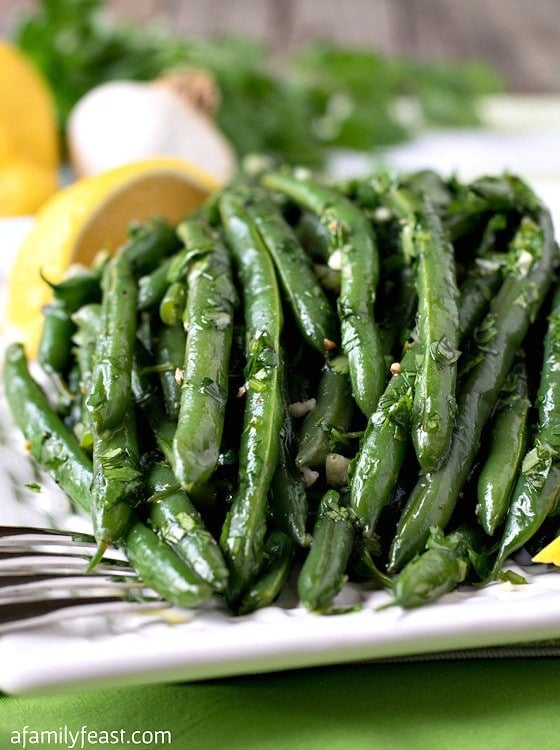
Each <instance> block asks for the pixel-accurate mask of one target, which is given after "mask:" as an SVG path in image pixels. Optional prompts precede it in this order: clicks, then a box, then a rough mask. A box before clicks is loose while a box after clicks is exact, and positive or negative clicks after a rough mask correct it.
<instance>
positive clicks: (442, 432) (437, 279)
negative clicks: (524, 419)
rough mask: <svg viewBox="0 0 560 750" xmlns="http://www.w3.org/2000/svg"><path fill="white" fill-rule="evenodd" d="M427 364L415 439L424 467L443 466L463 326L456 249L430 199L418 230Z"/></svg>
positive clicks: (417, 389)
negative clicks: (460, 315)
mask: <svg viewBox="0 0 560 750" xmlns="http://www.w3.org/2000/svg"><path fill="white" fill-rule="evenodd" d="M414 245H415V252H416V256H417V258H416V278H417V289H418V331H419V335H420V343H421V345H422V350H423V359H422V364H421V366H420V368H419V370H418V373H417V375H416V380H415V386H414V398H413V405H412V442H413V444H414V448H415V451H416V456H417V458H418V462H419V464H420V467H421V469H422V471H424V472H430V471H434V470H435V469H437V468H438V466H439V465H440V464H441V463H442V461H443V460H444V458H445V456H446V454H447V451H448V450H449V445H450V443H451V435H452V431H453V424H454V419H455V411H456V399H455V386H456V381H457V360H458V358H459V352H458V325H459V314H458V311H457V295H458V293H457V286H456V281H455V263H454V258H453V249H452V247H451V245H450V243H449V241H448V240H447V238H446V237H445V235H444V233H443V229H442V226H441V222H440V220H439V217H438V216H437V214H436V212H435V210H434V209H433V207H432V206H430V205H429V204H428V203H427V202H424V205H423V208H422V212H421V213H420V215H419V218H418V225H417V228H416V230H415V233H414Z"/></svg>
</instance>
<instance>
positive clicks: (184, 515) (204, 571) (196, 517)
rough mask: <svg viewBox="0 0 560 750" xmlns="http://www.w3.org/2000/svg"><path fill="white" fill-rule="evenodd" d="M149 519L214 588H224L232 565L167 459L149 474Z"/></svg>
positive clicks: (157, 464)
mask: <svg viewBox="0 0 560 750" xmlns="http://www.w3.org/2000/svg"><path fill="white" fill-rule="evenodd" d="M146 485H147V490H148V492H149V493H150V497H149V503H148V505H149V521H150V524H151V526H152V528H153V529H154V530H155V531H156V532H157V533H158V535H159V536H160V537H161V538H162V539H163V540H164V541H165V542H166V543H167V544H168V545H169V547H170V548H171V549H172V550H173V551H174V552H175V554H176V555H177V556H178V557H179V558H180V559H181V560H182V561H183V562H184V563H185V565H187V566H188V567H190V568H192V570H193V571H194V572H195V573H196V574H197V575H198V576H199V577H200V578H201V580H203V581H205V582H206V583H207V584H208V585H209V586H211V587H212V589H213V590H214V591H218V592H223V591H224V590H225V588H226V584H227V579H228V575H229V572H228V569H227V567H226V564H225V561H224V558H223V556H222V553H221V551H220V548H219V546H218V543H217V542H216V540H215V539H214V537H213V536H212V534H211V533H210V532H209V531H208V529H207V528H206V526H205V525H204V522H203V520H202V517H201V515H200V513H199V512H198V511H197V510H196V508H195V507H194V506H193V504H192V502H191V501H190V498H189V496H188V495H187V493H186V492H184V491H183V490H181V489H180V487H179V484H178V482H177V479H176V477H175V475H174V473H173V470H172V469H171V466H170V465H169V464H168V463H166V462H157V463H154V464H152V465H151V466H150V467H149V469H148V473H147V477H146Z"/></svg>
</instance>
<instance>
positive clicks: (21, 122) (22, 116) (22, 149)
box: [0, 39, 59, 169]
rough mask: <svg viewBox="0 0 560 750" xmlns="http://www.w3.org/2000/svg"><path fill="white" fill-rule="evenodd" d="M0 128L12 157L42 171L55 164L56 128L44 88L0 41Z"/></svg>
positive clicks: (31, 70) (17, 55)
mask: <svg viewBox="0 0 560 750" xmlns="http://www.w3.org/2000/svg"><path fill="white" fill-rule="evenodd" d="M0 128H1V129H2V131H3V134H4V137H5V138H6V139H7V140H8V142H9V144H10V152H11V154H12V156H19V157H22V158H24V159H28V160H29V161H31V162H34V163H36V164H41V165H42V166H44V167H50V168H52V169H54V168H56V167H57V165H58V163H59V143H58V126H57V120H56V113H55V107H54V102H53V99H52V96H51V92H50V90H49V87H48V85H47V84H46V82H45V81H44V80H43V78H42V77H41V75H40V74H39V72H38V71H37V70H36V69H35V68H34V67H33V65H32V63H31V62H29V60H28V59H27V58H26V57H25V56H24V55H23V54H22V53H21V52H20V51H19V50H18V49H17V48H16V47H14V46H13V45H11V44H10V43H9V42H6V41H5V40H2V39H0Z"/></svg>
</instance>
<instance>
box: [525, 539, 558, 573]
mask: <svg viewBox="0 0 560 750" xmlns="http://www.w3.org/2000/svg"><path fill="white" fill-rule="evenodd" d="M532 560H533V562H535V563H552V564H553V565H559V566H560V536H557V537H556V539H553V540H552V542H550V544H547V545H546V547H543V548H542V549H541V551H540V552H537V554H536V555H535V556H534V557H533V558H532Z"/></svg>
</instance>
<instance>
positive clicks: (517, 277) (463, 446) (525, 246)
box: [389, 209, 557, 572]
mask: <svg viewBox="0 0 560 750" xmlns="http://www.w3.org/2000/svg"><path fill="white" fill-rule="evenodd" d="M513 247H514V249H517V252H518V261H519V262H518V264H517V266H516V267H515V268H514V269H512V271H511V273H510V276H509V277H508V278H506V280H505V282H504V284H503V285H502V287H501V289H500V292H499V293H498V295H497V297H496V298H495V299H494V300H493V302H492V304H491V308H490V313H489V314H488V316H487V317H486V319H485V323H484V330H485V332H486V334H485V339H484V342H483V341H482V340H481V339H480V337H479V346H481V347H483V349H482V351H481V353H482V354H483V356H482V357H481V358H480V360H479V361H478V362H477V364H476V365H475V366H474V367H473V369H472V370H471V371H470V372H469V374H468V376H467V377H466V379H465V382H464V383H463V385H462V387H461V389H460V393H459V402H458V407H459V408H458V412H457V419H456V424H455V430H454V433H453V439H452V442H451V447H450V449H449V452H448V455H447V458H446V460H445V462H444V464H443V465H442V466H441V467H440V468H439V469H438V471H435V472H433V473H431V474H425V475H423V476H422V477H420V479H419V481H418V483H417V484H416V486H415V488H414V489H413V491H412V493H411V495H410V498H409V500H408V503H407V505H406V507H405V509H404V511H403V514H402V516H401V518H400V520H399V523H398V527H397V531H396V534H395V537H394V539H393V542H392V545H391V550H390V554H389V569H390V571H391V572H397V571H398V570H399V569H400V568H401V567H402V566H403V565H404V564H405V563H407V562H408V561H409V560H410V559H411V558H412V557H414V555H415V554H417V553H418V552H419V551H421V550H422V549H423V547H424V545H425V543H426V540H427V537H428V534H429V530H430V527H432V526H437V527H439V528H442V529H444V528H445V526H446V524H447V523H448V522H449V519H450V517H451V514H452V513H453V510H454V508H455V505H456V503H457V499H458V497H459V493H460V491H461V489H462V486H463V484H464V482H465V480H466V478H467V476H468V473H469V471H470V469H471V466H472V463H473V461H474V458H475V456H476V453H477V451H478V446H479V442H480V436H481V434H482V430H483V428H484V425H485V424H486V422H487V421H488V418H489V417H490V415H491V413H492V411H493V409H494V407H495V404H496V401H497V399H498V397H499V394H500V391H501V389H502V387H503V384H504V381H505V379H506V377H507V374H508V373H509V370H510V368H511V365H512V363H513V359H514V357H515V354H516V352H517V350H518V349H519V347H520V346H521V343H522V342H523V339H524V338H525V336H526V334H527V331H528V328H529V324H530V321H531V320H532V319H533V318H534V317H535V315H536V314H537V311H538V310H539V308H540V305H541V304H542V301H543V299H544V297H545V295H546V292H547V290H548V289H549V287H550V284H551V281H552V270H553V267H554V265H555V263H556V259H557V252H556V245H555V241H554V233H553V229H552V222H551V219H550V215H549V214H548V212H547V211H546V210H545V209H541V212H540V215H539V223H538V224H537V223H535V222H534V221H533V220H532V219H530V218H528V217H525V218H524V219H523V221H522V224H521V226H520V229H519V230H518V232H517V234H516V236H515V238H514V240H513Z"/></svg>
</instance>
